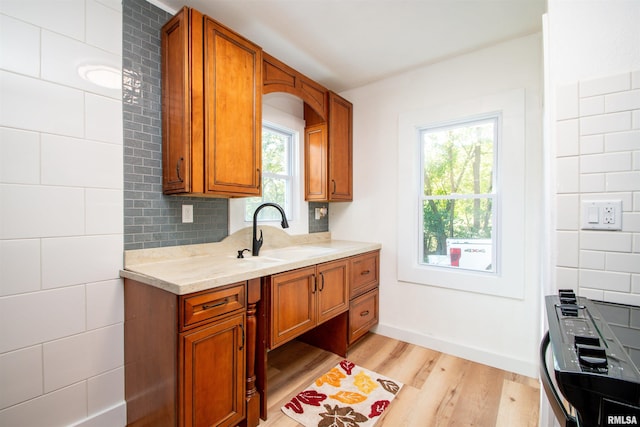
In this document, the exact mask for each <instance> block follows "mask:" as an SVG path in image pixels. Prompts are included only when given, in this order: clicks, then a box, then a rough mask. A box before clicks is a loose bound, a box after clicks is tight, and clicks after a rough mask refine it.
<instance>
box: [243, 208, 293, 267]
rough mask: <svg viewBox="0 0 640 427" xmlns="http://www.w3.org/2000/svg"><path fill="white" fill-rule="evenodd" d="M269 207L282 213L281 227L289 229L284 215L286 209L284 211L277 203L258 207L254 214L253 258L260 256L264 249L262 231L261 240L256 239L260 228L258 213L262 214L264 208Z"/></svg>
mask: <svg viewBox="0 0 640 427" xmlns="http://www.w3.org/2000/svg"><path fill="white" fill-rule="evenodd" d="M267 206H273V207H274V208H276V209H278V210H279V211H280V215H281V216H282V222H281V223H280V225H282V228H289V223H288V222H287V216H286V215H285V213H284V209H282V207H281V206H280V205H278V204H276V203H263V204H261V205H260V206H258V208H257V209H256V211H255V212H254V213H253V246H252V248H251V255H253V256H258V254H259V253H260V248H261V247H262V230H260V239H256V229H257V228H258V212H260V210H261V209H262V208H265V207H267Z"/></svg>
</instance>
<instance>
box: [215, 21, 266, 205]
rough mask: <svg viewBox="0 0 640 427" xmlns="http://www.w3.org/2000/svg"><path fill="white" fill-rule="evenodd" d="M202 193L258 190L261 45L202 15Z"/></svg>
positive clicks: (260, 121) (260, 136)
mask: <svg viewBox="0 0 640 427" xmlns="http://www.w3.org/2000/svg"><path fill="white" fill-rule="evenodd" d="M204 25H205V29H204V31H205V34H204V45H205V48H204V93H205V122H204V127H205V169H206V183H207V184H206V192H208V193H216V194H226V195H246V196H253V195H260V194H261V178H262V177H261V167H262V166H261V141H262V107H261V105H262V50H261V49H260V47H258V46H256V45H254V44H253V43H251V42H250V41H248V40H246V39H244V38H242V37H240V36H239V35H237V34H236V33H234V32H232V31H230V30H229V29H227V28H226V27H224V26H222V25H220V24H219V23H217V22H216V21H214V20H212V19H210V18H207V17H205V24H204Z"/></svg>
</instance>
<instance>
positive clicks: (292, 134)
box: [243, 120, 298, 224]
mask: <svg viewBox="0 0 640 427" xmlns="http://www.w3.org/2000/svg"><path fill="white" fill-rule="evenodd" d="M264 128H268V129H270V130H271V131H274V132H278V133H280V134H284V135H287V136H288V137H289V147H288V150H287V156H286V157H287V169H288V171H287V172H288V173H287V174H286V175H285V174H278V173H271V172H266V171H264V170H262V172H261V174H262V177H261V185H264V181H265V178H277V179H284V180H285V181H286V190H285V191H286V195H285V201H286V203H285V206H282V208H283V209H284V211H285V214H286V215H287V221H295V219H296V217H295V213H294V212H295V209H294V206H295V204H296V203H295V202H296V201H295V200H294V198H295V197H296V196H295V189H294V183H295V177H296V174H295V172H296V171H295V169H296V167H295V163H294V159H295V158H296V157H295V151H296V145H297V143H296V142H297V138H298V132H297V131H296V130H294V129H289V128H287V127H286V126H284V125H280V124H277V123H274V122H272V121H269V120H263V121H262V129H263V130H264ZM262 157H263V158H264V155H263V156H262ZM263 193H264V192H263ZM261 197H264V194H263V196H261ZM243 200H244V203H243V204H244V212H245V214H244V221H245V222H250V221H252V220H253V218H247V217H246V206H247V200H248V199H246V198H245V199H243ZM260 213H262V212H260ZM278 221H279V220H274V219H260V218H258V222H259V223H262V224H268V223H276V222H278Z"/></svg>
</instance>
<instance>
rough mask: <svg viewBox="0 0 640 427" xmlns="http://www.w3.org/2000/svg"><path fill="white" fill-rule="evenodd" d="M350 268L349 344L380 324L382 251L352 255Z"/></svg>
mask: <svg viewBox="0 0 640 427" xmlns="http://www.w3.org/2000/svg"><path fill="white" fill-rule="evenodd" d="M350 270H351V281H350V293H349V296H350V298H351V300H350V302H349V323H348V329H349V330H348V334H347V335H348V341H349V343H348V345H352V344H353V343H355V342H356V341H358V339H360V338H362V337H363V336H365V334H366V333H367V332H368V331H369V329H371V328H372V327H374V326H375V325H377V324H378V320H379V317H378V307H379V299H378V296H379V290H378V287H379V286H380V279H379V277H380V251H373V252H367V253H364V254H361V255H357V256H354V257H352V258H351V259H350Z"/></svg>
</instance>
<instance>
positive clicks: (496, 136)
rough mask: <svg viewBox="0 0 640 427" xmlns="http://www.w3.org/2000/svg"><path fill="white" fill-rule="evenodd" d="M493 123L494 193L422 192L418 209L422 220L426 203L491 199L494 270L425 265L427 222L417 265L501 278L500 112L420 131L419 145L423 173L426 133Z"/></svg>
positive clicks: (420, 227)
mask: <svg viewBox="0 0 640 427" xmlns="http://www.w3.org/2000/svg"><path fill="white" fill-rule="evenodd" d="M489 122H492V123H493V124H494V133H493V167H492V171H491V175H492V177H491V179H492V185H491V188H492V190H493V191H492V192H491V193H482V194H472V193H469V194H454V193H450V194H446V195H437V196H427V195H425V194H424V191H419V194H418V199H419V200H418V209H419V210H420V212H419V214H418V215H420V217H421V218H422V215H424V213H423V204H424V202H425V201H427V200H438V199H440V200H449V199H455V200H474V199H491V211H492V212H491V222H492V224H491V230H492V232H491V259H492V262H493V266H492V267H493V268H492V269H491V270H490V271H483V270H469V269H465V268H462V267H452V266H450V265H446V266H445V265H437V264H429V263H426V262H424V245H423V242H422V239H423V235H424V231H425V230H424V221H422V220H421V221H419V234H418V263H419V264H421V265H425V266H430V267H436V268H449V269H457V270H469V271H473V272H477V273H480V274H498V271H499V268H500V263H499V254H500V245H499V241H500V239H499V238H498V236H499V235H500V221H499V214H498V212H499V211H500V197H499V190H500V189H499V185H498V179H497V174H498V167H497V166H498V164H499V163H498V158H499V153H500V145H501V142H500V141H501V136H500V129H501V128H502V115H501V114H500V112H492V113H488V114H483V115H480V116H474V117H465V118H461V119H457V120H454V121H451V122H446V123H438V124H433V125H429V126H425V127H422V128H419V129H418V144H419V145H420V170H421V171H424V167H425V161H426V159H425V158H424V152H425V150H424V144H425V142H424V140H423V139H422V135H423V134H424V133H431V132H439V131H446V130H448V129H457V128H462V127H471V126H474V125H477V124H483V123H489ZM419 180H420V182H419V183H418V185H419V188H422V186H423V185H424V181H423V180H424V178H423V176H422V173H421V174H420V176H419Z"/></svg>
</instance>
